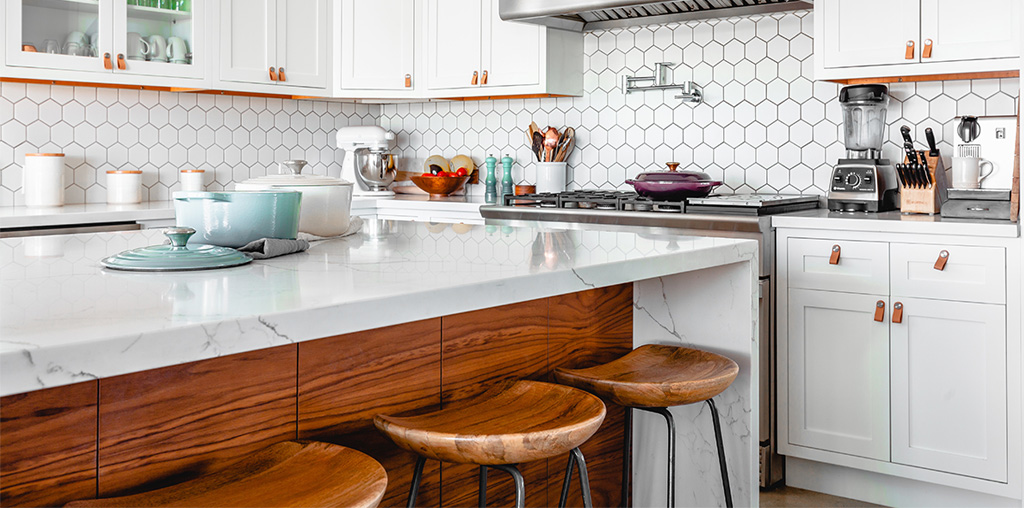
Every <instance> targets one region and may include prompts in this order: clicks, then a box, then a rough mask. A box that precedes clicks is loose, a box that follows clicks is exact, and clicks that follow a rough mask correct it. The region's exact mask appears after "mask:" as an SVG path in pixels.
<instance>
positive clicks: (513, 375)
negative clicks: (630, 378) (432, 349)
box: [441, 299, 557, 507]
mask: <svg viewBox="0 0 1024 508" xmlns="http://www.w3.org/2000/svg"><path fill="white" fill-rule="evenodd" d="M547 328H548V300H547V299H541V300H533V301H529V302H523V303H517V304H512V305H507V306H504V307H498V308H493V309H484V310H478V311H473V312H466V313H463V314H456V315H454V316H446V317H444V318H442V328H441V337H442V348H441V357H442V364H443V368H442V371H441V387H442V391H441V397H442V404H450V403H456V402H457V401H458V400H460V399H464V398H468V397H473V396H476V395H479V394H481V393H483V392H484V391H486V390H487V388H489V387H491V386H493V385H494V384H496V383H499V382H503V381H507V380H512V379H535V380H544V379H545V378H546V377H547V372H548V366H547V341H548V329H547ZM520 470H521V471H522V473H523V477H524V479H525V480H526V505H527V506H538V507H542V506H551V503H550V502H549V500H548V497H547V492H546V491H547V477H548V470H547V463H546V461H536V462H529V463H526V464H522V465H521V467H520ZM477 472H478V469H477V468H476V467H475V466H471V465H456V464H444V465H443V466H442V470H441V477H442V481H443V482H444V489H443V493H442V496H441V501H442V503H441V504H442V505H443V506H474V505H475V504H476V503H477V478H478V474H477ZM488 479H489V481H488V487H487V493H488V496H487V501H488V503H487V504H488V506H511V505H512V504H513V503H512V502H513V498H514V488H513V485H512V480H511V478H510V477H509V476H508V474H506V473H504V472H501V471H491V472H490V474H489V475H488ZM556 501H557V499H556Z"/></svg>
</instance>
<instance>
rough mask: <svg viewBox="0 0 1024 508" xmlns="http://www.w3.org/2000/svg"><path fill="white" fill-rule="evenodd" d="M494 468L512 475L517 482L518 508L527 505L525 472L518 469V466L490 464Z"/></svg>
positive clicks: (523, 507)
mask: <svg viewBox="0 0 1024 508" xmlns="http://www.w3.org/2000/svg"><path fill="white" fill-rule="evenodd" d="M490 467H493V468H494V469H500V470H502V471H504V472H506V473H508V474H510V475H512V480H513V481H514V482H515V483H516V508H525V507H526V482H524V481H523V474H522V473H520V472H519V469H516V466H490Z"/></svg>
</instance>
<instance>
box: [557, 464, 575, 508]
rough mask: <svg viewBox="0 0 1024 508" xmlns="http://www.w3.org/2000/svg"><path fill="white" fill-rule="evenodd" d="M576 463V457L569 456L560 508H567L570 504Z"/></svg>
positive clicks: (559, 499) (559, 502)
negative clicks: (573, 467)
mask: <svg viewBox="0 0 1024 508" xmlns="http://www.w3.org/2000/svg"><path fill="white" fill-rule="evenodd" d="M575 462H576V456H575V455H573V454H571V453H570V454H569V460H568V462H567V463H566V466H565V478H564V479H563V480H562V495H561V497H559V498H558V508H565V505H566V503H568V502H569V485H570V482H571V481H572V466H573V465H574V463H575Z"/></svg>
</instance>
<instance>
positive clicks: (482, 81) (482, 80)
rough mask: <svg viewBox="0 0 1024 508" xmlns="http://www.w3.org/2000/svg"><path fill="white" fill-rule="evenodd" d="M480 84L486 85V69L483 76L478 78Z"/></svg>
mask: <svg viewBox="0 0 1024 508" xmlns="http://www.w3.org/2000/svg"><path fill="white" fill-rule="evenodd" d="M480 84H481V85H486V84H487V71H484V77H483V79H481V80H480Z"/></svg>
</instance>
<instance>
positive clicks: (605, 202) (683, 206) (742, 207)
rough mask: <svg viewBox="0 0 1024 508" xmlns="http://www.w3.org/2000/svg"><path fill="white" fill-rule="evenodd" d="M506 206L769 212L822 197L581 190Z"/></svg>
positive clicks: (512, 199)
mask: <svg viewBox="0 0 1024 508" xmlns="http://www.w3.org/2000/svg"><path fill="white" fill-rule="evenodd" d="M503 204H504V205H505V206H511V207H530V208H552V209H571V210H605V211H620V212H657V213H711V214H731V215H768V214H773V213H784V212H793V211H797V210H807V209H811V208H817V207H818V196H810V195H798V194H719V195H714V196H707V197H703V198H688V199H686V200H685V201H659V200H656V199H651V198H647V197H643V196H640V195H638V194H637V193H635V192H629V191H603V190H578V191H567V192H558V193H540V194H525V195H521V196H505V199H504V203H503Z"/></svg>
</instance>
